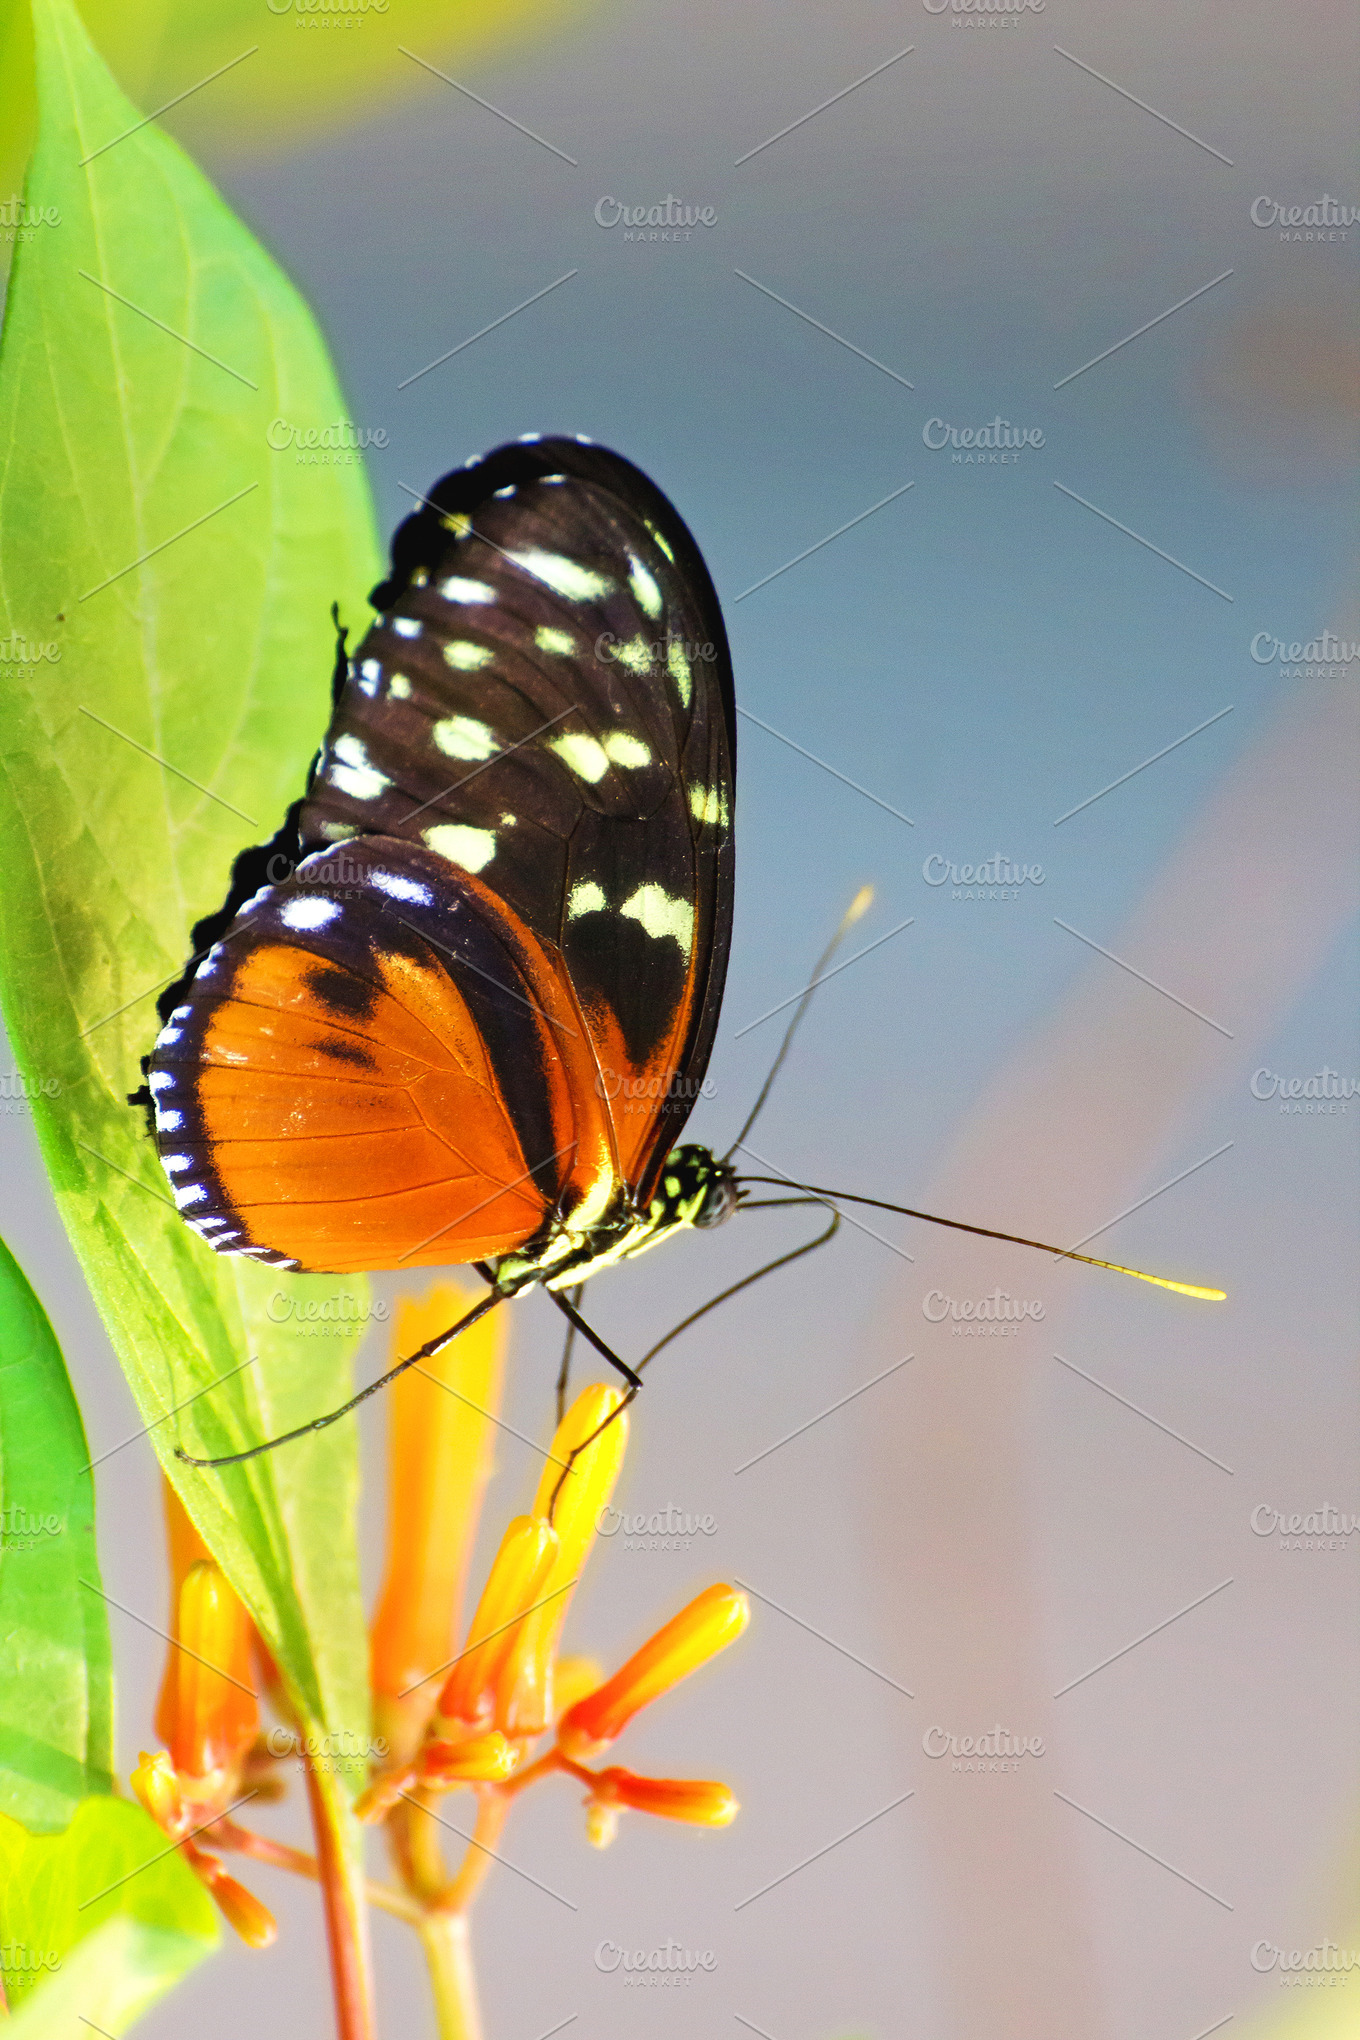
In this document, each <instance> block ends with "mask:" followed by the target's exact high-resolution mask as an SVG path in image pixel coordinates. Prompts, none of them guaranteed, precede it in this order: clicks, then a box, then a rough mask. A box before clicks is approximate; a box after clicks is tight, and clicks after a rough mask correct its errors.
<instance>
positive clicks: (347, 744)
mask: <svg viewBox="0 0 1360 2040" xmlns="http://www.w3.org/2000/svg"><path fill="white" fill-rule="evenodd" d="M326 777H327V779H329V781H330V783H331V785H332V786H338V787H339V789H340V791H341V793H350V794H353V796H354V798H355V799H356V800H374V799H376V797H377V796H378V794H380V793H381V792H382V791H383V789H384V788H385V787H386V786H388V785H390V783H391V782H390V781H389V779H388V777H387V774H386V773H385V772H379V771H378V769H377V768H376V766H374V765H371V764H370V763H369V758H368V752H367V751H366V750H365V749H364V747H363V744H362V743H361V742H360V740H359V738H358V737H356V736H354V735H353V734H352V733H351V732H349V731H346V733H345V734H344V736H341V737H337V738H336V740H335V742H334V743H333V744H332V746H331V758H330V763H329V765H328V766H327V769H326Z"/></svg>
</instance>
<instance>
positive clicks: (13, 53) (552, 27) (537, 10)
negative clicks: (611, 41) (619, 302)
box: [0, 0, 590, 270]
mask: <svg viewBox="0 0 1360 2040" xmlns="http://www.w3.org/2000/svg"><path fill="white" fill-rule="evenodd" d="M589 9H590V0H482V4H481V5H479V6H477V7H460V8H450V7H449V5H448V0H399V4H394V0H213V5H212V6H211V7H202V6H199V7H192V6H186V5H184V4H182V0H181V4H175V0H82V5H81V8H80V13H81V15H82V17H83V19H84V22H85V25H86V27H87V29H88V30H89V33H90V35H91V37H92V39H93V41H94V43H95V45H96V46H97V48H98V49H99V51H100V52H101V54H102V55H103V57H104V59H105V61H106V62H107V63H108V65H109V67H110V69H111V70H112V71H113V73H114V75H115V76H116V77H117V79H118V81H119V83H120V84H121V86H122V87H123V89H124V90H125V91H127V92H129V93H130V94H131V95H132V97H133V98H134V99H135V100H137V101H138V102H139V104H140V105H142V106H144V107H146V108H148V109H150V108H153V107H165V106H166V104H167V102H172V104H171V106H170V111H169V114H168V118H169V120H170V122H171V124H172V126H173V127H174V130H175V132H176V133H178V134H181V135H186V136H192V137H193V138H194V140H195V141H196V142H200V143H201V142H203V141H205V140H210V141H211V143H212V144H213V146H214V147H217V148H225V149H232V150H247V151H250V152H251V153H253V152H254V151H255V150H256V149H258V147H259V145H260V143H261V142H262V141H263V142H264V143H265V144H266V146H267V147H269V148H271V149H277V148H279V147H280V146H281V145H283V146H287V145H289V144H296V143H298V142H303V141H311V140H313V139H314V138H315V137H316V136H317V135H319V134H326V133H330V132H333V131H334V130H335V129H336V128H337V127H339V126H341V125H343V124H347V123H349V122H353V121H361V120H372V119H374V118H375V117H377V116H378V115H379V114H381V113H383V112H390V111H391V109H392V108H394V107H396V106H399V105H401V104H402V103H403V102H404V101H406V100H409V99H413V98H416V97H418V96H419V97H421V98H424V99H427V100H430V101H433V102H434V103H435V104H440V103H442V104H443V105H444V106H445V109H446V111H447V114H448V117H449V119H450V120H451V121H452V120H456V121H459V122H462V121H465V120H469V119H471V120H474V121H477V120H487V121H489V120H490V119H491V118H492V116H491V115H489V114H481V113H478V112H476V111H475V110H474V109H473V108H471V107H469V106H468V105H467V103H466V101H460V99H459V96H458V94H457V93H456V92H453V91H451V90H450V88H449V87H448V86H447V85H445V84H442V83H441V82H440V80H439V79H438V78H433V77H431V75H430V73H429V72H428V71H426V70H422V69H421V66H420V65H419V64H418V63H416V62H415V60H414V59H413V58H412V57H408V56H407V55H405V53H404V51H403V49H402V45H403V44H405V45H406V48H407V49H411V50H414V51H415V52H416V55H417V56H419V57H422V58H423V59H424V60H425V62H426V63H427V64H433V65H435V66H437V67H438V68H439V69H441V70H444V71H450V72H452V74H453V76H454V77H456V78H459V79H466V78H467V77H468V75H469V73H468V71H467V69H466V68H465V67H466V66H468V65H472V66H474V67H481V66H484V65H485V63H486V62H487V60H488V58H494V57H495V56H496V55H497V53H499V52H500V51H501V50H503V49H505V48H507V47H508V48H511V49H515V48H518V47H519V46H521V45H522V44H523V43H525V42H526V41H529V40H531V39H533V40H540V39H542V38H543V37H545V36H547V35H549V34H552V33H553V32H554V31H557V32H563V31H565V30H566V29H568V28H570V27H574V26H575V25H576V24H577V23H578V22H579V21H580V20H581V18H582V17H583V16H584V15H585V14H586V13H587V12H588V11H589ZM27 15H28V4H27V0H0V104H3V106H4V108H5V120H4V123H3V129H2V130H0V203H3V201H4V199H5V198H7V197H8V196H9V195H10V193H12V192H15V191H17V190H18V189H19V186H20V184H21V183H22V180H23V166H24V163H25V161H26V159H27V156H28V149H29V144H30V141H31V135H32V100H33V85H32V61H33V60H32V47H31V43H30V40H29V36H28V24H27ZM472 75H473V77H474V78H475V76H476V75H477V73H476V69H474V71H473V73H472ZM195 88H197V89H195ZM181 94H183V95H184V96H183V97H182V98H181V97H180V95H181ZM177 99H178V100H179V104H178V105H174V104H173V102H174V101H175V100H177ZM559 140H560V141H561V146H562V147H563V148H564V149H566V150H568V151H569V150H570V148H571V141H570V138H569V137H568V138H566V139H562V138H559ZM10 252H11V251H10V247H9V246H8V245H7V244H6V242H5V239H4V230H3V228H0V270H3V267H4V259H5V258H6V257H7V256H8V254H9V253H10Z"/></svg>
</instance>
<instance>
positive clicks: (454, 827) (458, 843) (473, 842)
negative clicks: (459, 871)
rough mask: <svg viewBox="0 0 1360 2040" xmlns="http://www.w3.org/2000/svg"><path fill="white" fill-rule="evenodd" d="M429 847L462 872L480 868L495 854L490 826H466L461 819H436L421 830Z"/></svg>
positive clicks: (492, 830) (494, 836)
mask: <svg viewBox="0 0 1360 2040" xmlns="http://www.w3.org/2000/svg"><path fill="white" fill-rule="evenodd" d="M423 833H424V836H425V841H426V842H427V843H428V844H429V846H430V848H431V850H437V851H438V853H439V855H440V856H441V857H447V858H448V860H449V863H450V864H458V865H461V866H462V868H463V870H464V871H481V870H482V869H483V868H484V866H486V865H488V864H489V863H490V862H491V860H492V858H493V857H494V856H495V854H496V832H495V830H494V829H470V828H468V827H467V826H466V825H465V824H463V823H461V822H438V823H436V825H435V827H434V828H432V829H426V830H425V831H424V832H423Z"/></svg>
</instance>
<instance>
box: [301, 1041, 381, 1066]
mask: <svg viewBox="0 0 1360 2040" xmlns="http://www.w3.org/2000/svg"><path fill="white" fill-rule="evenodd" d="M312 1046H313V1048H314V1049H315V1050H316V1053H317V1054H318V1055H327V1056H329V1057H330V1059H331V1061H332V1062H340V1063H352V1064H353V1065H354V1067H355V1068H356V1069H360V1070H373V1069H376V1068H377V1064H376V1063H375V1062H374V1060H373V1058H372V1056H371V1055H370V1054H369V1053H368V1050H367V1049H366V1048H360V1046H359V1044H358V1042H356V1041H337V1040H335V1038H334V1037H333V1036H332V1035H329V1034H327V1035H323V1036H322V1038H321V1040H320V1041H314V1042H313V1043H312Z"/></svg>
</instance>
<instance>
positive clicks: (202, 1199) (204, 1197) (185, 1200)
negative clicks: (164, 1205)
mask: <svg viewBox="0 0 1360 2040" xmlns="http://www.w3.org/2000/svg"><path fill="white" fill-rule="evenodd" d="M170 1187H171V1189H172V1190H173V1191H174V1193H175V1203H176V1204H177V1205H178V1206H179V1208H180V1210H181V1211H183V1209H184V1207H185V1205H186V1204H206V1203H207V1201H208V1193H207V1191H206V1190H205V1189H204V1187H203V1185H202V1184H201V1183H179V1184H176V1183H172V1184H171V1186H170Z"/></svg>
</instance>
